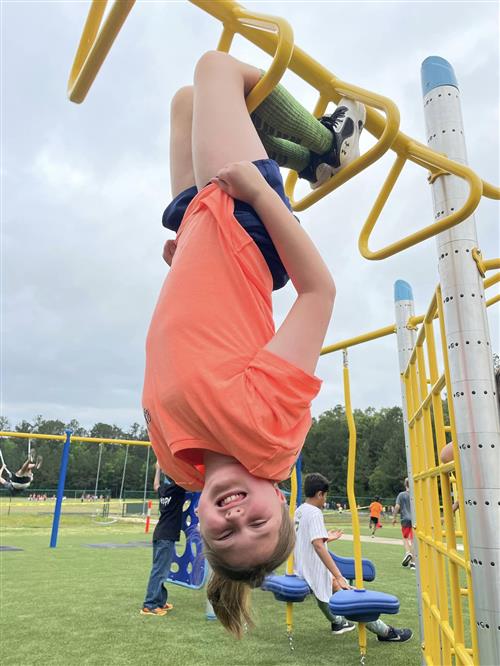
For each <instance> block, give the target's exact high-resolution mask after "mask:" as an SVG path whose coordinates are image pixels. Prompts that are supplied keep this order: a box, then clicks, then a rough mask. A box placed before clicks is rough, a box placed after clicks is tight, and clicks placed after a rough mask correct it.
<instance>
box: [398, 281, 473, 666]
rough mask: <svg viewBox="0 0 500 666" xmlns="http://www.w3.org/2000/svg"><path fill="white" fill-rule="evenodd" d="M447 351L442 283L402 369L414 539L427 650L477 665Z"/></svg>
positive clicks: (427, 655) (432, 658) (439, 658)
mask: <svg viewBox="0 0 500 666" xmlns="http://www.w3.org/2000/svg"><path fill="white" fill-rule="evenodd" d="M436 318H437V319H438V330H439V337H440V342H441V352H442V355H443V363H444V372H443V373H439V370H438V361H437V352H436V340H435V331H434V320H435V319H436ZM447 351H448V350H447V346H446V334H445V329H444V319H443V304H442V298H441V289H440V287H438V288H437V290H436V292H435V294H434V296H433V298H432V301H431V304H430V306H429V308H428V310H427V313H426V314H425V316H424V320H423V326H422V327H421V329H420V331H419V333H418V335H417V341H416V344H415V347H414V349H413V352H412V355H411V357H410V359H409V362H408V365H407V368H406V370H405V372H404V383H405V389H406V401H407V409H408V431H409V438H410V451H411V459H412V469H413V483H414V489H415V511H416V524H417V529H416V538H417V539H418V542H419V567H420V580H421V587H422V609H423V618H422V620H423V624H424V635H425V644H424V645H423V656H424V659H425V662H426V663H427V664H429V665H436V666H437V665H438V664H457V665H460V666H462V665H463V666H473V665H477V664H478V663H479V662H478V647H477V633H476V622H475V612H474V598H473V594H472V578H471V568H470V555H469V544H468V540H467V529H466V524H465V513H464V512H463V511H460V513H459V515H458V516H457V522H458V529H457V525H456V523H455V517H454V516H453V511H452V504H453V499H452V486H453V490H454V493H455V495H454V498H455V500H458V502H459V505H460V506H462V507H463V501H464V498H463V490H462V488H463V486H462V473H461V468H460V456H459V451H458V448H457V436H456V427H455V415H454V410H453V402H452V400H451V398H450V397H449V396H450V391H449V390H447V387H449V386H451V381H450V374H449V365H448V354H447ZM445 390H446V395H447V403H448V413H449V425H448V424H445V420H444V414H443V405H442V392H443V391H445ZM447 433H450V435H451V441H452V442H453V451H454V460H453V461H452V462H449V463H446V464H442V463H441V462H440V458H439V456H440V452H441V450H442V448H443V447H444V446H445V445H446V441H447V440H446V434H447ZM440 497H441V498H442V514H443V518H444V529H443V525H442V522H441V506H440V505H441V502H440ZM459 539H462V542H463V552H460V551H459V549H458V547H457V540H459ZM461 573H462V575H465V578H466V581H467V584H466V587H465V588H463V587H462V586H461V582H460V574H461ZM462 598H464V599H466V601H467V606H468V612H469V625H470V645H467V641H466V637H465V627H464V616H463V607H462ZM450 609H451V613H450Z"/></svg>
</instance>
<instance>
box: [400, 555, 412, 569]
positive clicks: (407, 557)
mask: <svg viewBox="0 0 500 666" xmlns="http://www.w3.org/2000/svg"><path fill="white" fill-rule="evenodd" d="M410 562H411V555H410V554H408V555H405V556H404V557H403V561H402V562H401V566H402V567H407V566H408V565H409V564H410Z"/></svg>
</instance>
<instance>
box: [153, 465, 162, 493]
mask: <svg viewBox="0 0 500 666" xmlns="http://www.w3.org/2000/svg"><path fill="white" fill-rule="evenodd" d="M155 468H156V469H155V478H154V480H153V489H154V491H155V493H156V492H158V488H159V487H160V474H161V469H160V465H159V464H158V463H156V465H155Z"/></svg>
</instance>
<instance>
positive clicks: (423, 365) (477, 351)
mask: <svg viewBox="0 0 500 666" xmlns="http://www.w3.org/2000/svg"><path fill="white" fill-rule="evenodd" d="M193 4H195V5H197V6H198V7H200V9H203V10H204V11H206V12H208V13H209V14H211V15H212V16H214V17H215V18H217V19H219V20H220V21H221V22H222V23H223V32H222V36H221V39H220V41H219V45H218V48H219V49H220V50H224V51H228V50H229V48H230V46H231V41H232V39H233V37H234V35H235V34H240V35H241V36H243V37H245V38H246V39H248V40H249V41H251V42H252V43H253V44H255V45H256V46H258V47H259V48H261V49H263V50H264V51H265V52H266V53H268V54H270V55H272V56H273V57H274V59H273V63H272V65H271V67H270V68H269V70H268V72H267V74H266V75H265V76H264V77H263V79H262V80H261V82H260V83H259V85H258V86H257V87H256V88H255V89H254V91H252V94H251V95H250V96H249V98H248V106H249V108H250V109H253V108H255V107H256V106H258V104H259V103H260V102H261V101H262V99H264V98H265V97H266V95H267V94H269V92H270V91H271V90H272V88H273V87H274V86H275V85H276V84H277V82H278V81H279V80H280V78H281V76H282V75H283V73H284V72H285V71H286V69H287V68H290V69H291V70H292V71H294V72H295V73H296V74H298V75H299V76H300V77H301V78H302V79H303V80H304V81H306V82H307V83H309V84H310V85H311V86H313V87H314V88H316V89H317V90H318V93H319V99H318V102H317V104H316V106H315V108H314V114H315V115H320V114H321V113H322V112H323V111H324V109H325V108H326V106H327V104H328V102H330V101H334V102H338V100H339V99H340V98H341V97H342V96H348V97H351V98H353V99H356V100H358V101H360V102H363V103H364V104H365V105H366V106H367V119H366V126H365V127H366V130H367V131H368V132H370V133H371V134H373V135H374V136H375V137H376V138H377V143H376V144H375V145H374V146H373V147H372V148H370V149H369V150H368V151H367V152H366V153H364V154H363V155H362V156H361V157H360V158H358V159H357V160H356V161H355V162H353V163H352V164H351V165H349V166H348V167H347V168H346V169H345V170H343V171H342V172H341V173H340V174H339V175H338V176H337V177H335V178H334V179H332V180H331V181H330V182H328V183H326V184H325V185H323V186H322V187H321V188H319V189H317V190H316V191H314V192H313V193H311V194H308V195H307V196H305V197H304V198H303V199H301V200H296V199H295V198H294V189H295V184H296V181H297V175H296V174H295V173H293V172H290V173H289V175H288V178H287V181H286V191H287V194H288V196H289V197H290V199H291V201H292V203H293V206H294V209H295V210H297V211H301V210H305V209H306V208H308V207H309V206H311V205H312V204H314V203H315V202H317V201H318V200H319V199H321V198H322V197H324V196H326V195H327V194H329V193H330V192H331V191H332V190H333V189H335V188H338V187H340V185H342V184H344V183H345V182H346V181H347V180H349V179H351V178H352V177H354V176H355V175H357V174H358V173H360V172H361V171H362V170H364V169H366V168H367V167H368V166H370V165H371V164H373V163H374V162H375V161H376V160H378V159H379V158H380V157H381V156H382V155H384V154H385V153H386V152H387V151H388V150H393V151H394V153H395V154H396V158H395V162H394V165H393V167H392V168H391V170H390V172H389V174H388V176H387V179H386V181H385V183H384V185H383V187H382V190H381V192H380V194H379V196H378V197H377V199H376V201H375V203H374V205H373V208H372V211H371V212H370V214H369V216H368V218H367V220H366V222H365V224H364V225H363V228H362V230H361V233H360V237H359V249H360V252H361V254H362V255H363V256H364V257H365V258H367V259H375V260H382V259H384V258H386V257H389V256H391V255H393V254H395V253H397V252H400V251H402V250H404V249H406V248H408V247H411V246H413V245H415V244H417V243H419V242H421V241H423V240H425V239H427V238H430V237H432V236H437V237H438V247H439V250H438V256H439V270H440V278H441V284H440V285H439V286H438V287H437V289H436V291H435V294H434V295H433V296H432V299H431V303H430V306H429V308H428V311H427V313H426V314H425V315H423V316H420V317H415V316H414V313H413V307H412V293H411V288H410V287H409V285H406V284H405V283H403V282H401V281H399V282H398V283H397V284H396V290H395V291H396V293H395V302H396V323H395V324H390V325H388V326H386V327H384V328H382V329H379V330H378V331H373V332H368V333H365V334H362V335H358V336H357V337H354V338H351V339H349V340H344V341H341V342H339V343H336V344H335V345H330V346H328V347H325V349H324V350H323V352H322V353H323V354H328V353H332V352H334V351H339V350H345V349H347V348H348V347H352V346H355V345H358V344H361V343H365V342H368V341H371V340H375V339H377V338H379V337H383V336H386V335H391V334H396V335H397V340H398V349H399V354H400V370H401V385H402V396H403V405H404V412H405V439H406V444H407V461H408V472H409V477H410V480H411V484H410V485H411V494H412V504H413V507H414V512H415V513H414V515H415V518H416V526H417V529H416V536H417V544H418V555H419V556H418V560H417V561H418V586H419V595H418V596H419V599H420V617H421V640H422V658H423V660H424V662H425V663H427V664H440V663H441V664H446V665H447V664H453V663H455V664H484V665H487V664H498V663H500V602H499V599H498V592H497V590H498V589H499V588H500V578H499V576H500V574H499V573H498V571H499V566H500V558H499V551H500V547H499V546H500V544H499V536H498V529H497V525H498V517H497V514H498V508H499V506H500V492H499V488H500V479H499V467H500V466H499V450H500V429H499V423H498V406H497V398H498V396H497V395H496V388H495V384H494V378H493V371H492V363H491V345H490V340H489V334H488V324H487V317H486V308H487V307H488V306H492V305H494V304H495V303H497V302H498V301H499V300H500V298H499V297H498V296H494V297H493V298H490V299H489V300H486V299H485V298H484V290H485V289H486V288H488V287H490V286H492V285H493V284H495V283H498V282H499V281H500V273H495V274H494V275H493V276H492V277H489V278H488V279H484V281H483V278H484V277H485V272H486V271H488V270H491V269H495V268H500V260H499V259H490V260H487V259H486V260H485V259H483V258H482V255H481V252H480V251H479V249H478V244H477V238H476V232H475V223H474V218H473V213H474V210H475V209H476V207H477V205H478V204H479V201H480V200H481V197H482V196H483V195H484V196H486V197H489V198H494V199H498V198H500V190H499V189H498V188H495V187H493V186H492V185H490V184H489V183H486V182H484V181H483V180H481V179H480V178H479V177H478V176H477V175H476V174H475V173H474V172H473V171H472V170H471V169H470V168H469V167H467V166H466V164H465V162H466V157H465V144H464V139H463V128H462V124H461V117H460V106H459V94H458V85H457V83H456V80H455V78H454V74H453V71H452V70H451V68H450V67H449V66H448V65H447V63H446V62H445V61H442V60H441V59H433V60H430V61H428V62H427V66H426V67H424V70H423V79H424V80H423V87H424V94H425V98H424V99H425V102H424V104H425V106H424V109H425V111H426V116H427V125H428V137H429V142H430V143H431V144H432V146H433V149H432V150H431V149H430V148H428V147H426V146H425V145H423V144H421V143H419V142H417V141H415V140H413V139H411V138H410V137H408V136H406V135H404V134H403V133H402V132H400V131H399V112H398V109H397V107H396V105H395V104H394V103H393V102H392V101H391V100H388V99H387V98H385V97H382V96H380V95H377V94H375V93H373V92H370V91H367V90H364V89H361V88H359V87H357V86H354V85H352V84H349V83H346V82H343V81H341V80H340V79H338V78H337V77H335V76H334V75H333V74H332V73H331V72H329V71H328V70H327V69H326V68H324V67H322V66H321V65H320V64H319V63H317V62H315V61H314V60H313V59H312V58H310V57H309V56H308V55H307V54H306V53H304V52H303V51H301V50H300V49H299V48H298V47H297V46H295V45H294V43H293V33H292V30H291V28H290V26H289V25H288V23H287V22H286V21H284V20H283V19H280V18H275V17H270V16H265V15H262V14H255V13H251V12H248V11H246V10H245V9H244V8H242V7H241V6H239V5H237V4H236V3H234V2H232V1H231V0H219V1H202V0H199V1H196V0H193ZM133 5H134V0H121V1H120V2H116V3H114V5H113V6H112V7H111V9H110V11H109V13H108V15H107V17H106V19H105V20H104V21H103V19H104V13H105V9H106V2H103V1H98V2H93V3H92V5H91V9H90V12H89V16H88V19H87V22H86V24H85V27H84V32H83V35H82V39H81V42H80V46H79V48H78V51H77V55H76V58H75V63H74V65H73V68H72V71H71V76H70V83H69V95H70V99H71V100H72V101H75V102H82V101H83V100H84V98H85V95H86V94H87V92H88V90H89V88H90V86H91V84H92V82H93V80H94V78H95V76H96V75H97V73H98V70H99V68H100V66H101V65H102V63H103V62H104V59H105V57H106V55H107V53H108V52H109V50H110V48H111V46H112V44H113V41H114V39H115V38H116V36H117V34H118V32H119V30H120V28H121V26H122V25H123V23H124V21H125V20H126V18H127V16H128V13H129V12H130V10H131V9H132V7H133ZM101 22H102V27H101ZM377 109H378V110H379V111H383V112H384V114H385V118H384V117H383V116H381V115H380V114H379V113H378V111H377ZM431 139H432V140H431ZM443 153H444V154H445V155H446V156H444V155H443ZM408 160H409V161H412V162H414V163H416V164H418V165H419V166H422V167H424V168H425V169H426V170H427V171H429V172H430V175H429V182H430V184H431V186H432V188H433V195H434V202H435V210H434V219H435V221H434V223H433V224H431V225H429V226H427V227H424V228H423V229H421V230H420V231H418V232H416V233H413V234H411V235H409V236H406V237H404V238H402V239H399V240H397V241H394V242H393V243H391V244H390V245H388V246H386V247H384V248H381V249H378V250H371V249H370V248H369V245H368V243H369V239H370V236H371V234H372V232H373V229H374V227H375V225H376V223H377V221H378V220H379V217H380V214H381V212H382V210H383V207H384V204H385V203H386V201H387V199H388V197H389V196H390V194H391V192H392V190H393V188H394V185H395V183H396V181H397V179H398V176H399V175H400V173H401V171H402V169H403V167H404V165H405V163H406V161H408ZM418 327H420V328H418ZM436 333H437V335H436ZM436 337H438V338H439V341H440V345H439V347H438V350H439V351H436V340H435V339H436ZM439 364H441V365H442V367H443V368H444V370H442V371H440V370H439ZM346 376H347V382H348V366H347V360H346V362H345V364H344V377H345V378H346ZM348 395H349V392H348V384H347V389H346V411H347V415H348V421H349V426H350V447H352V445H353V443H354V445H355V432H354V429H353V426H354V421H353V419H352V411H351V412H350V414H351V416H349V411H348ZM443 396H445V397H446V400H447V402H448V413H449V421H448V422H445V420H444V415H443V411H442V398H443ZM349 405H350V400H349ZM349 409H350V407H349ZM0 434H8V433H0ZM12 434H16V435H18V434H19V433H12ZM30 437H33V435H30ZM47 438H50V439H55V437H54V436H47ZM62 439H64V438H62ZM86 439H88V438H86ZM99 441H104V440H99ZM450 441H451V442H452V443H453V448H454V460H453V461H452V462H449V463H446V464H441V463H440V458H439V455H440V451H441V450H442V448H443V446H444V445H445V443H446V442H450ZM122 443H124V442H122ZM126 443H128V444H142V445H147V444H148V443H147V442H142V443H139V442H136V441H133V442H126ZM66 447H68V449H66ZM67 450H69V435H68V436H67V438H66V440H65V448H64V452H63V462H64V458H65V456H66V461H67ZM351 451H352V449H351ZM354 461H355V457H354V453H353V454H352V465H354ZM350 463H351V456H350ZM452 474H453V475H454V476H453V478H452V477H451V475H452ZM353 475H354V468H352V469H351V467H350V469H349V487H350V488H352V492H353V485H351V484H353ZM62 476H63V475H61V477H62ZM454 481H455V488H456V490H455V493H456V494H455V496H454V499H458V502H459V506H460V511H459V527H458V529H457V528H456V523H455V521H454V520H453V516H452V513H451V504H452V500H451V484H452V483H453V482H454ZM60 483H61V481H60ZM63 490H64V481H63V485H62V489H61V493H62V491H63ZM58 496H59V493H58ZM349 499H350V500H351V494H350V496H349ZM292 504H293V503H292ZM355 507H356V503H355V498H354V512H353V517H354V527H355V526H356V517H355V516H356V511H355ZM351 508H352V504H351ZM59 512H60V505H59ZM442 515H443V516H444V524H442V522H441V516H442ZM354 531H355V535H354V536H355V541H354V544H355V568H356V572H355V573H356V576H355V580H356V587H361V586H362V580H363V571H362V561H361V546H360V542H359V538H357V537H356V529H355V530H354ZM53 535H54V532H53ZM358 537H359V528H358ZM55 538H57V529H56V532H55ZM460 540H461V541H462V542H463V551H460V550H459V549H458V547H457V546H458V543H457V542H458V541H460ZM291 566H292V565H290V563H289V565H288V573H293V569H292V570H291V571H290V569H291ZM464 581H465V583H464ZM291 609H292V606H291V604H290V603H289V605H288V606H287V625H288V626H289V628H290V631H291V626H292V616H291V613H292V610H291ZM467 621H468V623H469V631H467V627H466V625H467ZM359 638H360V648H361V652H362V655H364V652H365V651H366V639H365V637H364V636H363V629H361V631H360V633H359Z"/></svg>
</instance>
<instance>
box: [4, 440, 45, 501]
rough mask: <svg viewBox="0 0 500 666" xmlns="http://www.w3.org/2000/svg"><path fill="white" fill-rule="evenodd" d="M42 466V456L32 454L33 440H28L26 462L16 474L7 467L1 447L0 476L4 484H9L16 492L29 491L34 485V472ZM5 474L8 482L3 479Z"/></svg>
mask: <svg viewBox="0 0 500 666" xmlns="http://www.w3.org/2000/svg"><path fill="white" fill-rule="evenodd" d="M41 466H42V456H40V455H38V456H37V455H35V453H34V452H32V450H31V439H28V445H27V457H26V460H25V462H24V463H23V464H22V465H21V467H20V468H19V469H18V470H17V472H15V473H13V472H11V471H10V470H9V468H8V467H7V465H6V463H5V459H4V457H3V452H2V449H1V447H0V476H1V477H2V484H3V483H5V484H9V485H10V487H11V489H12V490H13V491H15V492H23V491H25V490H27V489H28V488H29V487H30V486H31V484H32V483H33V472H32V470H34V469H36V470H38V469H40V467H41ZM4 472H5V473H6V475H7V477H8V478H7V480H6V481H5V480H4V479H3V473H4Z"/></svg>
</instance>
